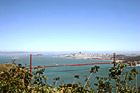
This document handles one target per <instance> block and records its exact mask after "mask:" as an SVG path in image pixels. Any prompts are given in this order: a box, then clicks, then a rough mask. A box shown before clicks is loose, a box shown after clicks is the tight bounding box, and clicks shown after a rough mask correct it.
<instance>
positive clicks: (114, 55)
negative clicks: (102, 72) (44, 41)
mask: <svg viewBox="0 0 140 93" xmlns="http://www.w3.org/2000/svg"><path fill="white" fill-rule="evenodd" d="M32 56H33V55H32V54H30V55H28V56H26V57H24V58H22V59H20V60H18V61H16V62H15V63H18V62H21V61H22V60H24V59H25V58H27V57H30V67H26V68H27V69H30V72H31V73H32V69H33V68H49V67H63V66H83V65H98V64H112V63H110V62H108V63H82V64H65V65H58V64H57V63H56V62H54V61H50V60H47V59H44V58H40V59H41V60H44V61H47V62H52V63H55V64H56V65H51V66H38V67H33V66H32ZM113 59H114V62H116V53H114V54H113Z"/></svg>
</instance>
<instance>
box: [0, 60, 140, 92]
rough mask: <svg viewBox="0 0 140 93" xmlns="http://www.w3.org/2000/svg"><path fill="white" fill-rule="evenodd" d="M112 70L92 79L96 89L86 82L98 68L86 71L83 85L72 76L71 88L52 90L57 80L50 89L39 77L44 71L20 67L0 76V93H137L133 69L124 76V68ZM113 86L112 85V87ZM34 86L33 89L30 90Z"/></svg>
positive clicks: (118, 64)
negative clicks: (87, 74) (94, 80)
mask: <svg viewBox="0 0 140 93" xmlns="http://www.w3.org/2000/svg"><path fill="white" fill-rule="evenodd" d="M113 64H114V67H112V68H110V69H109V74H108V76H107V77H96V79H97V83H95V84H94V85H95V86H97V89H92V88H91V87H90V83H89V79H92V78H91V76H92V75H95V73H97V72H98V70H99V66H94V67H92V68H91V70H90V75H89V77H87V78H85V84H84V85H82V84H81V83H80V82H79V83H75V81H76V80H77V79H78V78H79V75H75V76H74V81H73V83H72V84H63V83H61V85H59V86H58V87H56V84H57V82H58V81H59V79H60V78H59V77H56V78H54V80H55V82H54V88H52V86H50V85H48V84H47V80H48V77H46V76H45V75H44V74H43V73H44V71H45V69H40V70H39V69H36V70H37V71H36V72H35V73H32V74H30V72H29V71H28V70H27V69H26V68H25V67H23V66H21V64H19V65H18V66H16V68H12V69H10V70H9V71H5V72H4V73H2V74H0V93H94V92H98V93H112V92H116V93H136V92H137V93H140V88H137V74H138V72H137V71H136V69H135V68H132V69H131V70H130V71H129V72H124V69H125V67H126V65H125V64H121V63H115V62H113ZM112 82H113V83H115V84H112ZM33 86H34V87H33Z"/></svg>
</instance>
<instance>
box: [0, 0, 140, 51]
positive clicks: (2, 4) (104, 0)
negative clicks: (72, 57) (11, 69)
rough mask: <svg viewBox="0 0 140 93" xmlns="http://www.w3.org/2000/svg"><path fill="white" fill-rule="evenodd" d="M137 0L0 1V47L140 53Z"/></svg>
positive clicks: (139, 2)
mask: <svg viewBox="0 0 140 93" xmlns="http://www.w3.org/2000/svg"><path fill="white" fill-rule="evenodd" d="M139 4H140V1H139V0H135V1H132V0H40V1H38V0H30V1H26V0H20V1H19V0H12V1H11V0H6V1H5V0H1V1H0V43H1V44H0V51H140V47H139V46H140V37H139V35H140V11H139V10H140V6H139Z"/></svg>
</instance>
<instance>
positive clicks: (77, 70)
mask: <svg viewBox="0 0 140 93" xmlns="http://www.w3.org/2000/svg"><path fill="white" fill-rule="evenodd" d="M15 56H17V57H18V59H16V61H18V60H20V59H22V58H24V57H26V56H27V57H26V58H25V59H24V60H21V61H20V62H18V63H17V64H22V65H23V66H25V64H27V67H29V65H30V57H29V56H28V55H27V54H24V55H23V54H21V55H19V54H18V55H15V54H12V55H8V54H5V55H0V64H3V63H12V61H11V59H12V58H13V57H15ZM54 56H55V55H43V56H33V67H36V66H52V65H66V64H82V63H108V62H110V63H111V62H112V61H102V60H82V59H66V58H57V57H54ZM98 66H100V69H99V71H98V72H97V73H95V74H93V75H92V76H91V78H90V80H89V81H90V85H91V87H92V88H96V86H95V85H94V83H97V82H98V81H97V79H96V78H95V77H97V76H99V77H106V76H108V73H109V69H110V68H111V67H112V66H113V65H112V64H102V65H98ZM91 67H94V65H84V66H63V67H50V68H45V72H44V75H45V76H46V77H48V80H47V83H48V84H49V85H51V86H54V82H55V80H54V78H56V77H60V80H59V81H58V83H57V86H59V85H61V84H60V83H61V82H63V83H64V84H68V83H73V80H74V76H75V75H79V77H80V78H79V79H77V80H76V83H77V82H81V84H83V85H84V84H85V80H84V79H85V77H88V76H89V75H90V69H91ZM130 69H132V67H128V68H126V69H125V70H126V71H129V70H130ZM136 69H137V71H138V72H139V74H138V82H137V84H138V86H140V67H136ZM33 71H34V70H33ZM132 84H134V83H132ZM114 86H115V85H114Z"/></svg>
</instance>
